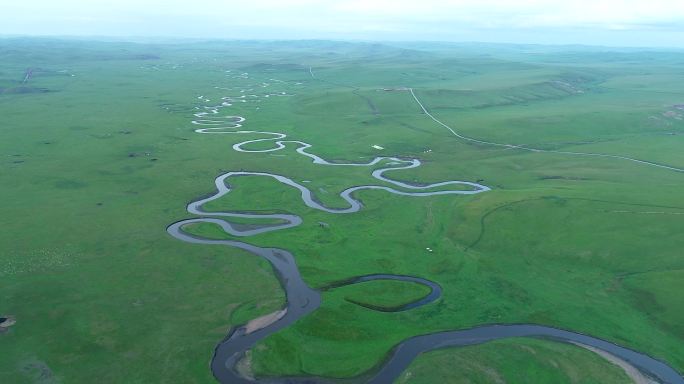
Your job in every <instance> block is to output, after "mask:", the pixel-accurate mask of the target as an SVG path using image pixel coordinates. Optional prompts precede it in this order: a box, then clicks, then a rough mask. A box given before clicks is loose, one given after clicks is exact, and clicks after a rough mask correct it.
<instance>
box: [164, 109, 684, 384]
mask: <svg viewBox="0 0 684 384" xmlns="http://www.w3.org/2000/svg"><path fill="white" fill-rule="evenodd" d="M222 106H226V105H221V106H217V107H205V108H206V109H208V112H199V113H197V114H195V116H196V117H197V120H195V121H193V124H196V125H202V126H209V128H200V129H197V130H196V132H198V133H214V134H217V133H218V134H248V133H249V134H254V133H258V134H265V135H269V136H272V137H270V138H263V139H256V140H248V141H243V142H241V143H238V144H235V145H234V146H233V149H235V150H236V151H240V152H272V151H277V150H280V149H283V148H285V143H295V144H297V145H298V148H297V150H296V151H297V152H298V153H300V154H302V155H304V156H307V157H309V158H311V159H312V160H313V162H314V163H316V164H323V165H330V166H373V165H375V164H378V163H380V162H381V161H383V160H387V161H389V163H388V165H390V167H387V168H381V169H377V170H375V171H373V172H372V175H373V177H375V178H376V179H378V180H381V181H384V182H387V183H390V184H393V185H395V186H398V187H401V188H404V189H410V190H413V191H415V190H425V189H430V188H436V187H443V186H447V185H466V186H468V187H471V188H474V189H472V190H444V191H431V192H430V191H428V192H426V191H423V192H405V191H400V190H397V189H394V188H390V187H385V186H377V185H365V186H357V187H352V188H348V189H346V190H344V191H343V192H342V193H341V194H340V197H342V199H344V200H345V201H346V202H347V203H348V204H349V207H348V208H341V209H333V208H328V207H326V206H324V205H322V204H320V203H319V202H317V201H316V200H315V199H314V197H313V194H312V193H311V191H310V190H309V189H308V188H306V187H305V186H303V185H301V184H299V183H297V182H295V181H293V180H292V179H289V178H287V177H284V176H280V175H275V174H270V173H263V172H228V173H225V174H223V175H220V176H218V177H217V178H216V180H215V185H216V188H217V192H216V193H215V194H214V195H212V196H210V197H207V198H204V199H201V200H198V201H195V202H192V203H190V204H189V205H188V207H187V208H188V212H189V213H191V214H195V215H200V216H204V217H201V218H194V219H187V220H182V221H179V222H176V223H174V224H172V225H170V226H169V227H168V228H167V231H168V233H169V234H170V235H171V236H173V237H175V238H177V239H179V240H182V241H185V242H188V243H195V244H206V245H226V246H229V247H234V248H238V249H242V250H245V251H247V252H249V253H252V254H254V255H256V256H260V257H262V258H264V259H266V260H268V261H269V262H270V263H271V265H272V267H273V270H274V271H275V273H276V276H277V277H278V280H279V281H280V284H281V286H282V287H283V289H284V290H285V293H286V297H287V303H286V308H285V310H284V313H283V312H281V313H280V314H279V315H278V316H277V317H275V318H274V319H272V321H271V322H270V323H269V324H265V325H263V326H260V327H258V328H256V329H253V330H248V328H247V326H244V325H243V326H238V327H236V328H233V329H232V330H231V332H230V333H229V335H228V336H227V337H226V338H225V339H224V340H223V341H222V342H221V343H220V344H219V345H218V346H217V347H216V350H215V352H214V356H213V358H212V361H211V369H212V372H213V374H214V376H215V377H216V378H217V379H218V380H219V381H220V382H221V383H254V382H257V380H255V379H252V378H249V377H246V376H244V375H242V374H241V373H240V372H238V370H237V364H238V362H239V361H240V359H242V358H243V357H244V356H245V352H246V351H248V350H249V349H251V348H252V347H253V346H254V345H255V344H256V343H257V342H258V341H259V340H261V339H263V338H265V337H267V336H268V335H270V334H272V333H274V332H277V331H278V330H280V329H283V328H285V327H287V326H289V325H290V324H292V323H294V322H295V321H297V320H299V319H300V318H302V317H304V316H306V315H308V314H309V313H311V312H313V311H314V310H316V308H318V307H319V306H320V304H321V294H320V292H318V291H316V290H314V289H312V288H311V287H309V286H308V285H307V284H306V283H305V282H304V280H303V279H302V277H301V274H300V272H299V269H298V268H297V264H296V262H295V259H294V257H293V255H292V254H291V253H290V252H288V251H286V250H283V249H278V248H266V247H263V248H262V247H258V246H255V245H252V244H248V243H245V242H241V241H235V240H211V239H205V238H199V237H196V236H193V235H190V234H188V233H187V232H185V231H184V230H183V227H184V226H186V225H190V224H196V223H213V224H218V225H220V226H221V228H223V229H224V230H225V231H226V232H227V233H230V234H231V235H235V236H252V235H257V234H260V233H264V232H268V231H274V230H280V229H285V228H290V227H294V226H297V225H299V224H301V222H302V219H301V218H300V217H299V216H297V215H292V214H273V215H268V214H264V215H261V214H251V213H242V212H205V211H203V210H202V206H203V205H204V204H205V203H207V202H209V201H213V200H216V199H218V198H220V197H222V196H224V195H225V194H227V193H229V192H230V187H229V186H228V185H227V184H226V180H227V179H229V178H231V177H240V176H260V177H272V178H274V179H276V180H277V181H279V182H281V183H283V184H286V185H288V186H291V187H293V188H296V189H298V190H299V191H300V192H301V197H302V201H303V202H304V203H305V204H306V205H307V206H309V207H311V208H314V209H318V210H321V211H325V212H329V213H337V214H340V213H352V212H357V211H359V210H360V209H361V207H362V205H361V203H360V202H359V201H358V200H356V199H355V198H354V197H353V196H352V194H353V193H354V192H355V191H358V190H364V189H382V190H385V191H387V192H390V193H394V194H399V195H405V196H433V195H442V194H461V195H468V194H477V193H482V192H485V191H488V190H489V188H488V187H486V186H484V185H481V184H477V183H472V182H466V181H446V182H441V183H435V184H428V185H412V184H407V183H402V182H399V181H395V180H392V179H388V178H386V177H384V176H383V174H384V172H387V171H389V170H396V169H409V168H415V167H418V166H420V161H419V160H417V159H411V160H405V159H399V158H394V157H376V158H375V159H373V160H372V161H371V162H369V163H364V164H340V163H331V162H328V161H326V160H324V159H323V158H321V157H319V156H316V155H314V154H311V153H308V152H306V149H308V148H310V147H311V145H310V144H308V143H305V142H302V141H292V140H287V141H286V140H281V139H284V138H285V137H286V135H285V134H282V133H276V132H261V131H234V129H238V128H240V127H241V123H242V122H244V120H245V119H244V118H242V117H240V116H224V117H220V116H218V113H219V108H221V107H222ZM261 141H272V142H273V143H274V144H275V147H274V148H271V149H265V150H246V149H244V148H242V147H243V146H244V145H247V144H249V143H255V142H261ZM207 216H214V217H207ZM226 217H241V218H251V219H258V218H268V219H277V220H279V221H282V222H284V223H283V224H275V225H267V226H259V227H257V228H249V229H245V228H244V227H241V226H239V225H236V224H233V223H230V222H229V221H226V220H225V219H219V218H226ZM380 279H393V280H403V281H413V282H417V283H420V284H424V285H427V286H429V287H430V288H431V293H430V294H428V295H427V296H426V297H424V298H422V299H420V300H417V301H415V302H412V303H409V304H406V305H405V306H403V307H400V308H398V309H396V310H398V311H403V310H410V309H413V308H416V307H419V306H422V305H426V304H429V303H431V302H433V301H435V300H437V299H438V298H439V297H440V295H441V288H440V287H439V285H437V284H436V283H434V282H431V281H429V280H425V279H422V278H418V277H411V276H397V275H368V276H361V277H357V278H353V279H350V280H346V281H343V282H340V283H335V284H332V285H331V286H329V287H328V288H327V289H334V288H336V287H340V286H344V285H348V284H355V283H359V282H363V281H370V280H380ZM510 337H544V338H550V339H554V340H557V341H561V342H575V343H581V344H584V345H588V346H592V347H595V348H597V349H600V350H602V351H605V352H607V353H610V354H612V355H614V356H617V357H619V358H621V359H623V360H625V361H626V362H628V363H629V364H632V365H633V366H634V367H636V368H637V369H639V370H640V371H641V372H644V373H645V374H647V375H648V376H650V377H653V378H654V379H657V380H658V381H660V382H662V383H667V384H684V378H682V376H680V375H679V374H678V373H677V372H676V371H675V370H674V369H672V368H671V367H669V366H668V365H666V364H664V363H663V362H661V361H658V360H656V359H653V358H651V357H649V356H647V355H644V354H641V353H638V352H635V351H632V350H630V349H627V348H623V347H620V346H617V345H615V344H611V343H609V342H606V341H603V340H600V339H597V338H593V337H590V336H586V335H582V334H578V333H574V332H570V331H565V330H560V329H555V328H551V327H545V326H540V325H534V324H531V325H528V324H521V325H515V324H512V325H487V326H481V327H477V328H472V329H466V330H458V331H448V332H441V333H434V334H428V335H422V336H416V337H412V338H409V339H406V340H404V341H402V342H401V343H399V344H398V345H397V346H396V347H395V348H394V349H393V351H392V353H391V355H390V357H389V359H387V360H386V361H385V362H384V363H383V364H382V365H381V366H380V367H378V368H377V369H375V370H373V372H369V373H367V374H365V375H363V376H361V377H358V378H356V379H350V380H351V381H366V382H369V383H378V384H380V383H391V382H392V381H394V380H395V379H396V378H398V377H399V376H400V375H401V373H402V372H403V371H404V370H405V369H406V368H407V367H408V366H409V365H410V363H411V362H412V361H413V360H414V359H415V358H416V357H417V356H418V355H419V354H420V353H423V352H427V351H430V350H434V349H439V348H445V347H454V346H465V345H475V344H481V343H485V342H488V341H492V340H500V339H505V338H510ZM330 381H333V380H330V379H326V378H319V377H303V378H289V377H284V378H272V379H264V380H258V382H268V383H321V382H330ZM345 381H346V380H345Z"/></svg>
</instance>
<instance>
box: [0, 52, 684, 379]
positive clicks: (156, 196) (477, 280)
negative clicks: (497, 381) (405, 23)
mask: <svg viewBox="0 0 684 384" xmlns="http://www.w3.org/2000/svg"><path fill="white" fill-rule="evenodd" d="M497 52H498V51H497V49H496V47H483V48H477V47H472V46H451V47H448V49H447V48H445V47H444V46H442V45H439V46H437V45H435V46H431V45H426V46H422V47H420V49H418V48H417V47H410V48H398V47H390V46H386V45H368V44H346V43H327V42H297V43H294V42H293V43H277V44H276V43H250V42H227V43H225V42H210V43H195V44H189V43H178V44H167V45H149V44H148V45H143V44H123V43H90V42H77V41H53V40H22V39H19V40H2V41H0V89H1V91H0V93H1V94H0V115H1V116H3V123H2V125H1V126H0V185H2V187H1V188H0V199H1V200H2V201H3V209H2V216H3V219H4V222H5V223H6V225H5V226H4V227H3V231H2V232H0V281H1V283H0V284H1V285H0V316H5V315H13V316H14V317H15V318H16V321H17V323H16V325H14V326H13V327H12V328H11V329H9V330H8V331H7V332H4V333H3V334H1V335H0V346H1V348H0V349H1V350H2V351H3V358H2V359H0V382H3V383H4V382H9V383H31V382H35V381H36V379H35V377H37V376H36V373H35V372H51V375H52V378H53V379H54V380H55V381H57V380H61V381H63V382H65V383H91V382H96V381H97V382H105V383H108V382H110V383H150V382H165V381H175V382H183V383H193V382H196V383H199V382H212V378H211V374H210V372H209V369H208V361H209V359H210V357H211V354H212V351H213V347H214V346H215V344H216V343H217V342H218V341H219V340H220V339H222V338H223V337H224V335H225V334H226V332H227V331H228V329H229V327H230V326H231V325H236V324H239V323H242V322H244V321H246V320H248V319H251V318H254V317H257V316H259V315H263V314H266V313H270V312H272V311H274V310H276V309H278V308H280V306H281V305H282V303H283V300H284V298H283V294H282V292H281V290H280V288H279V286H278V282H277V280H276V279H275V277H274V276H273V274H272V271H271V268H270V266H269V265H268V264H266V263H264V262H262V261H260V260H258V259H257V258H255V257H252V256H250V255H248V254H247V253H244V252H241V251H239V250H235V249H229V248H227V247H211V246H196V245H191V244H185V243H182V242H180V241H177V240H174V239H173V238H171V237H170V236H168V235H167V234H166V232H165V227H166V226H167V225H168V224H170V223H172V222H174V221H176V220H180V219H184V218H186V217H188V215H187V214H186V212H185V204H186V203H187V202H188V201H190V200H191V199H194V198H196V197H198V196H202V195H205V194H207V193H210V192H212V191H213V188H214V186H213V179H214V177H215V176H217V175H218V174H219V173H221V172H222V171H229V170H240V169H244V170H249V171H263V172H271V173H277V174H282V175H285V176H287V177H289V178H292V179H293V180H298V181H303V180H308V181H310V183H308V186H309V188H311V189H312V190H314V191H316V192H317V198H318V199H319V200H320V201H322V202H323V203H325V204H328V205H330V206H335V207H339V206H343V205H344V202H343V201H341V199H339V197H338V196H337V195H338V193H339V192H340V191H342V190H344V189H345V188H347V187H350V186H352V185H362V184H376V183H377V181H376V180H375V179H373V178H372V177H371V176H370V169H366V168H354V169H352V168H348V167H323V166H319V165H315V164H311V162H310V159H307V158H305V157H302V156H300V155H297V154H296V153H295V152H294V147H293V146H292V145H290V147H288V149H286V150H283V151H279V152H274V153H272V154H268V153H258V154H246V153H238V152H235V151H233V150H232V149H231V145H232V144H234V143H237V142H239V141H243V140H247V139H250V138H257V137H259V136H258V135H222V136H217V135H199V134H195V133H193V129H194V128H195V127H193V126H191V125H190V120H191V119H192V113H193V112H194V111H195V110H194V109H193V108H194V107H195V106H202V105H215V104H217V103H218V102H219V98H220V97H222V96H238V95H240V94H241V93H240V90H242V89H249V88H253V89H254V91H249V92H253V93H255V94H259V95H262V97H261V98H260V100H262V101H261V103H258V104H257V103H244V104H242V103H235V105H234V106H233V107H230V108H226V109H224V111H226V113H230V114H236V115H241V116H244V117H245V118H246V119H247V121H246V122H245V123H244V128H245V129H249V130H265V131H275V132H284V133H287V134H288V135H289V137H290V138H291V139H294V140H303V141H306V142H309V143H311V144H313V148H311V149H310V152H312V153H316V154H318V155H320V156H322V157H324V158H326V159H330V160H340V161H342V160H346V161H368V160H369V159H371V158H372V157H374V156H377V155H394V156H406V157H418V158H420V159H421V160H422V161H423V162H424V165H423V166H422V167H420V168H418V169H413V170H407V171H397V172H388V173H387V176H390V177H395V178H400V179H403V180H406V181H417V182H436V181H442V180H452V179H454V180H470V181H477V180H482V181H481V182H482V183H483V184H486V185H488V186H490V187H492V188H493V189H494V190H493V191H491V192H487V193H484V194H480V195H475V196H471V197H467V196H438V197H430V198H408V197H401V196H395V195H389V194H387V193H385V192H382V191H364V192H360V193H359V196H358V197H359V198H360V199H362V200H363V202H364V206H365V207H364V209H363V210H362V211H361V212H358V213H355V214H350V215H331V214H327V213H324V212H320V211H316V210H312V209H310V208H308V207H306V206H304V205H303V204H302V203H301V202H300V200H299V192H298V191H296V190H294V189H291V188H288V187H286V186H283V185H281V184H279V183H277V182H276V181H274V180H271V179H265V178H254V177H252V178H247V177H245V178H239V179H236V180H234V181H231V185H233V186H234V187H235V190H234V191H233V192H231V193H230V194H228V195H227V196H226V197H224V198H223V199H221V200H220V201H216V202H213V203H211V204H208V205H207V207H206V208H207V209H211V210H220V209H222V208H225V209H227V208H229V209H237V210H245V211H256V210H258V211H261V212H284V211H286V212H292V213H296V214H298V215H300V216H302V217H303V218H304V223H303V224H302V225H301V226H299V227H297V228H292V229H288V230H285V231H279V232H271V233H266V234H262V235H259V236H256V237H253V238H249V239H248V240H247V241H249V242H252V243H254V244H257V245H260V246H274V247H280V248H285V249H288V250H290V251H291V252H292V253H293V254H294V255H295V257H296V258H297V262H298V265H299V266H300V270H301V271H302V274H303V276H304V278H305V279H306V280H307V282H309V283H310V284H311V285H313V286H316V287H319V288H322V287H325V286H327V285H329V284H330V283H332V282H336V281H341V280H345V279H348V278H350V277H353V276H359V275H367V274H374V273H392V274H403V275H415V276H420V277H423V278H427V279H430V280H432V281H435V282H437V283H439V284H440V285H441V286H442V288H443V298H441V299H440V300H438V301H437V302H436V303H433V304H430V305H427V306H425V307H421V308H418V309H415V310H412V311H407V312H400V313H384V312H377V311H373V310H370V309H368V308H365V307H363V306H359V305H356V304H353V303H352V302H350V300H349V299H352V301H354V300H356V301H363V302H365V303H369V304H373V305H380V306H383V305H386V306H393V305H397V303H404V302H406V301H411V300H413V299H415V298H416V297H421V296H423V295H424V293H425V292H424V291H423V290H422V288H423V287H422V286H419V285H415V286H412V285H409V284H407V283H390V284H403V285H402V287H403V288H400V289H394V288H393V289H392V291H391V292H389V293H388V292H384V293H383V294H379V293H378V291H379V290H382V289H383V288H382V287H380V285H382V284H385V283H384V282H373V283H365V284H359V285H357V286H350V287H345V288H341V289H339V290H332V291H330V292H327V293H325V294H324V296H323V304H322V306H321V308H320V309H319V310H317V311H316V312H314V313H313V314H311V315H310V316H308V317H306V318H304V319H302V320H301V321H300V322H298V323H296V324H295V325H294V326H292V327H290V328H287V329H285V330H283V331H282V332H280V333H278V334H276V335H274V336H272V337H270V338H269V339H267V340H265V341H264V342H263V343H261V345H259V346H258V348H256V349H255V351H254V353H253V354H252V356H251V358H252V367H253V369H254V370H255V373H256V374H257V375H283V374H291V375H301V374H320V375H328V376H352V375H356V374H359V373H361V372H363V371H364V370H366V369H369V368H372V367H374V366H375V365H377V364H378V363H379V362H380V361H381V360H382V359H383V357H384V356H385V355H386V353H387V352H388V351H389V350H390V349H391V347H392V346H393V345H395V344H396V343H398V342H399V341H401V340H402V339H404V338H406V337H410V336H413V335H418V334H424V333H428V332H433V331H438V330H447V329H459V328H468V327H472V326H475V325H479V324H490V323H525V322H533V323H539V324H545V325H551V326H556V327H561V328H565V329H569V330H573V331H577V332H583V333H588V334H591V335H593V336H595V337H600V338H604V339H608V340H612V341H615V342H618V343H620V344H622V345H624V346H628V347H631V348H634V349H637V350H639V351H641V352H644V353H648V354H650V355H652V356H655V357H658V358H660V359H663V360H665V361H667V362H668V363H669V364H671V365H672V366H673V367H675V368H676V369H678V370H679V371H680V372H681V371H684V328H683V327H682V324H684V302H683V299H682V297H683V296H682V295H677V294H675V293H676V292H681V291H682V290H683V289H684V279H682V277H684V274H683V272H682V271H684V258H682V249H684V237H683V236H682V235H681V228H684V197H683V195H682V186H684V173H679V172H675V171H671V170H665V169H661V168H655V167H651V166H646V165H641V164H637V163H633V162H628V161H624V160H616V159H608V158H596V157H581V156H568V155H561V154H549V153H533V152H527V151H521V150H516V149H506V148H501V147H492V146H487V145H481V144H472V143H468V142H464V141H461V140H459V139H458V138H455V137H453V136H451V135H450V133H449V132H448V131H447V130H446V129H444V128H443V127H440V126H439V125H437V124H435V123H434V122H432V121H431V120H429V119H428V118H427V117H426V116H425V115H423V114H421V113H420V109H419V108H418V106H417V105H416V103H415V101H414V100H413V99H412V98H411V97H410V95H409V94H408V93H407V92H405V91H384V90H382V89H383V88H395V87H404V86H410V87H413V88H414V89H415V92H416V95H417V96H418V97H419V98H420V99H421V101H422V102H423V104H425V106H426V107H427V108H428V109H429V110H430V111H431V113H432V114H434V115H435V116H436V117H438V118H439V119H440V120H442V121H444V122H445V123H447V124H449V125H451V126H452V127H453V128H454V129H457V130H458V131H459V132H461V133H463V134H465V135H467V136H470V137H475V138H478V139H482V140H487V141H495V142H503V143H511V144H525V145H527V146H531V147H536V148H544V149H555V150H566V151H580V152H595V153H606V154H617V155H625V156H629V157H634V158H639V159H643V160H649V161H652V162H657V163H663V164H668V165H671V166H674V167H679V168H684V151H682V148H684V122H683V121H682V115H684V110H682V109H684V107H682V106H681V105H682V104H684V91H682V85H683V84H684V70H682V68H684V67H683V65H684V53H680V52H648V53H642V52H638V51H620V52H618V51H615V52H600V53H597V52H595V51H583V50H582V49H580V48H576V49H572V50H570V49H569V48H568V49H566V50H559V49H550V48H549V49H545V48H540V47H517V48H510V47H509V48H507V49H502V50H501V53H500V54H497ZM309 66H312V67H313V68H314V72H315V74H316V76H317V77H318V78H319V80H316V79H312V78H311V76H310V74H309ZM30 69H33V72H32V74H31V76H30V78H29V79H28V80H27V81H26V82H25V83H24V82H23V81H24V79H25V77H26V74H27V70H30ZM226 70H232V71H233V72H231V73H226V72H225V71H226ZM242 72H248V73H249V75H248V78H242V77H240V76H236V75H237V74H240V73H242ZM72 75H73V76H72ZM271 79H278V80H281V81H283V82H275V81H272V80H271ZM262 82H268V83H269V84H270V85H269V87H266V88H263V89H262V88H259V87H258V85H259V84H260V83H262ZM215 87H224V88H229V87H232V88H234V89H232V90H225V89H216V88H215ZM271 91H274V92H288V93H292V94H295V95H296V96H294V97H271V98H265V97H263V94H264V93H265V92H271ZM200 95H203V96H204V97H206V98H209V99H211V102H207V103H204V102H202V101H201V100H199V99H198V98H197V97H198V96H200ZM257 107H258V109H257ZM374 144H377V145H380V146H382V147H384V148H385V149H384V150H375V149H373V148H372V147H371V146H372V145H374ZM254 148H255V149H256V148H265V144H263V143H262V144H257V145H254ZM283 155H284V156H283ZM380 167H381V165H378V168H380ZM320 222H323V223H325V224H326V225H321V224H320ZM195 230H197V231H201V232H202V233H203V234H204V235H207V236H212V237H225V234H223V233H221V232H220V231H217V229H216V228H214V227H212V226H208V225H207V226H204V227H201V228H195ZM428 247H429V248H431V249H432V250H433V252H429V251H427V250H426V248H428ZM526 347H529V348H535V349H539V350H540V351H543V352H540V355H549V354H558V355H559V357H558V364H559V365H560V366H561V367H562V369H559V370H558V371H554V370H553V369H551V368H550V367H551V366H553V364H551V363H550V362H549V360H548V359H547V357H548V356H540V357H539V358H536V359H535V358H534V357H531V356H530V354H529V353H527V352H524V351H521V349H525V348H526ZM454 361H456V362H459V361H464V364H463V369H464V370H465V371H467V372H466V373H464V371H463V370H460V368H461V364H459V363H456V362H454ZM570 362H573V363H576V364H577V365H579V366H581V368H577V371H579V372H582V373H583V374H584V373H586V374H587V375H588V374H589V373H592V375H590V376H592V377H595V378H594V379H592V380H594V382H613V381H614V382H622V381H624V376H622V375H621V374H620V371H619V370H618V371H616V370H615V368H614V367H612V366H611V365H610V364H609V363H607V362H605V361H604V360H603V359H601V358H600V357H598V356H596V355H594V354H592V353H590V352H588V351H584V350H581V349H578V348H575V347H571V346H559V345H556V344H552V343H548V342H541V341H529V340H509V341H505V342H500V343H496V344H491V345H483V346H477V347H472V348H466V349H463V350H445V351H439V352H436V353H431V354H427V355H425V356H423V357H421V358H420V360H419V361H417V362H416V365H415V366H414V367H412V368H411V369H410V371H411V372H413V375H412V380H413V379H415V380H425V382H431V381H430V376H426V377H425V378H422V377H420V376H421V375H422V373H421V372H425V371H426V368H424V367H425V364H428V365H430V364H433V365H434V364H437V365H439V366H440V369H439V370H436V371H434V372H426V373H425V375H428V374H434V375H449V376H453V377H455V378H459V377H460V376H459V375H464V374H467V375H473V376H468V377H472V381H475V382H482V381H483V380H484V381H486V380H488V379H487V377H486V376H477V375H481V372H480V371H479V370H474V369H473V368H472V367H473V364H476V363H477V364H478V367H480V366H482V367H483V369H485V371H487V372H489V369H491V370H492V371H496V372H499V373H500V375H501V376H502V377H504V378H506V379H507V380H510V381H511V382H515V380H516V377H515V376H511V375H515V372H514V368H516V367H518V366H520V364H524V366H525V367H529V369H527V368H526V372H530V374H535V375H539V376H537V377H539V380H541V381H545V380H548V381H549V382H563V381H562V380H569V381H570V382H572V377H573V376H572V375H573V374H574V373H572V372H577V371H572V369H573V368H572V367H571V364H570ZM549 364H551V365H549ZM478 369H479V368H478ZM103 373H106V375H104V374H103ZM594 374H595V375H594ZM38 376H40V375H38ZM445 377H446V376H445ZM562 377H566V379H562ZM439 380H440V381H441V380H442V379H441V378H440V379H439ZM455 382H456V381H455ZM576 382H583V381H576ZM584 382H591V381H590V380H588V381H584Z"/></svg>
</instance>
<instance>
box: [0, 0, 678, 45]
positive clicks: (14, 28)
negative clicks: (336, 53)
mask: <svg viewBox="0 0 684 384" xmlns="http://www.w3.org/2000/svg"><path fill="white" fill-rule="evenodd" d="M0 35H59V36H72V35H73V36H111V37H127V36H135V37H190V38H217V39H341V40H376V41H421V40H430V41H456V42H508V43H533V44H588V45H611V46H646V47H648V46H652V47H684V0H563V1H561V0H239V1H236V0H194V1H190V0H183V1H179V0H164V1H162V0H106V1H102V0H25V1H18V0H0Z"/></svg>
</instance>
